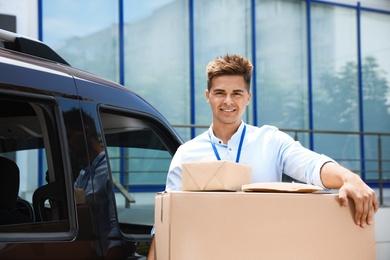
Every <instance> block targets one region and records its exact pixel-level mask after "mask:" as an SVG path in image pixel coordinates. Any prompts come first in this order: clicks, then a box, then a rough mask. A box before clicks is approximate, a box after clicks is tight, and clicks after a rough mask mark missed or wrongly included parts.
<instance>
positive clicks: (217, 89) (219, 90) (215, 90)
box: [213, 88, 245, 93]
mask: <svg viewBox="0 0 390 260" xmlns="http://www.w3.org/2000/svg"><path fill="white" fill-rule="evenodd" d="M213 92H226V91H225V90H224V89H221V88H216V89H214V90H213ZM233 92H242V93H243V92H245V90H243V89H234V90H233Z"/></svg>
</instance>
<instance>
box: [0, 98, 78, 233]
mask: <svg viewBox="0 0 390 260" xmlns="http://www.w3.org/2000/svg"><path fill="white" fill-rule="evenodd" d="M55 108H56V104H55V102H54V100H49V99H44V98H43V99H39V98H37V97H35V96H34V97H27V96H17V95H15V96H12V95H9V94H2V93H1V92H0V176H1V181H0V185H1V187H0V201H1V202H0V203H1V205H0V238H10V237H12V236H9V233H13V232H23V233H26V232H27V233H40V234H39V237H40V238H41V239H44V238H45V233H47V234H48V236H51V237H53V234H55V233H53V232H68V231H69V230H70V229H71V227H70V222H69V212H68V202H67V201H68V200H67V196H66V185H65V179H66V178H65V176H64V168H63V166H62V165H63V163H62V160H61V159H60V158H61V156H60V154H61V152H60V151H61V149H60V145H59V137H58V132H59V131H58V129H57V124H56V113H55V110H54V109H55ZM7 233H8V235H7ZM37 236H38V235H37ZM54 236H55V235H54ZM58 236H61V235H60V233H58ZM18 239H19V240H23V237H22V236H19V237H18Z"/></svg>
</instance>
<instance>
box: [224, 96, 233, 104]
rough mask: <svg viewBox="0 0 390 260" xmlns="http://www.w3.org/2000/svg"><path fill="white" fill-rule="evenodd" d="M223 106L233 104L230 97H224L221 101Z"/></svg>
mask: <svg viewBox="0 0 390 260" xmlns="http://www.w3.org/2000/svg"><path fill="white" fill-rule="evenodd" d="M223 102H224V103H225V104H230V103H232V102H233V100H232V97H231V96H230V95H226V96H225V99H224V100H223Z"/></svg>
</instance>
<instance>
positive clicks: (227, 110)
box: [221, 108, 236, 113]
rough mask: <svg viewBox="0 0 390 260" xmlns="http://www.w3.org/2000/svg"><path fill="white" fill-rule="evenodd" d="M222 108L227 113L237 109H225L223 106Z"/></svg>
mask: <svg viewBox="0 0 390 260" xmlns="http://www.w3.org/2000/svg"><path fill="white" fill-rule="evenodd" d="M221 110H222V111H223V112H227V113H229V112H234V111H236V110H235V109H223V108H221Z"/></svg>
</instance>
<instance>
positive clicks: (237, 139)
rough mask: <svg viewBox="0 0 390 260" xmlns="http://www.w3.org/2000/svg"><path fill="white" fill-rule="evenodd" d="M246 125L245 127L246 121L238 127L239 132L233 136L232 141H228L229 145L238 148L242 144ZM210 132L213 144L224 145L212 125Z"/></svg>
mask: <svg viewBox="0 0 390 260" xmlns="http://www.w3.org/2000/svg"><path fill="white" fill-rule="evenodd" d="M244 125H245V123H244V121H241V124H240V126H239V127H238V129H237V131H236V132H235V133H234V134H233V136H232V137H231V138H230V140H229V141H228V144H230V145H234V146H238V144H239V142H240V138H241V133H242V130H243V129H244ZM208 132H209V136H210V139H211V142H213V143H215V144H223V142H222V140H221V139H219V138H218V137H216V136H215V135H214V132H213V125H212V124H211V126H210V127H209V130H208Z"/></svg>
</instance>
